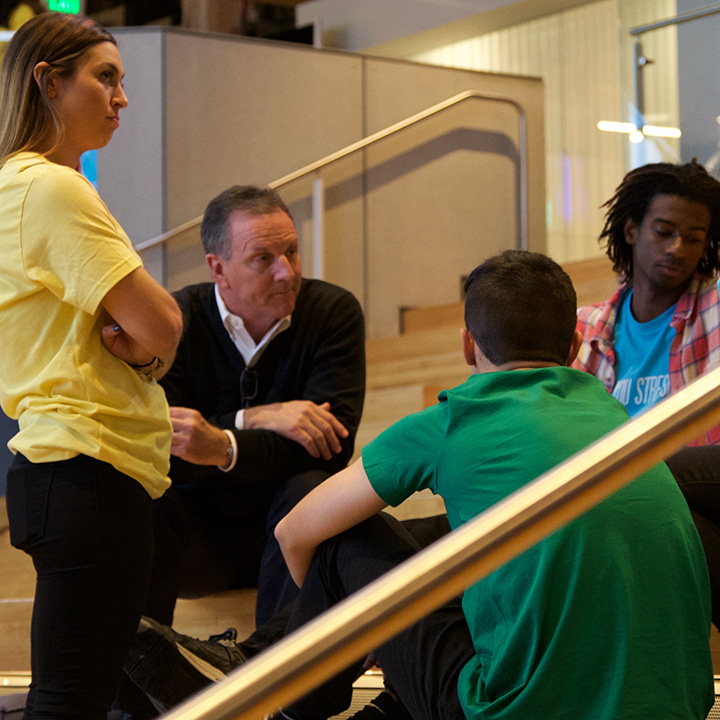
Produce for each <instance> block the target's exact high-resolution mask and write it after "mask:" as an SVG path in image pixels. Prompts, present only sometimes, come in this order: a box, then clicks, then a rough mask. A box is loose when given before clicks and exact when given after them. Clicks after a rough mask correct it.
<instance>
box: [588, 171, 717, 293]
mask: <svg viewBox="0 0 720 720" xmlns="http://www.w3.org/2000/svg"><path fill="white" fill-rule="evenodd" d="M656 195H675V196H677V197H682V198H685V199H686V200H690V201H692V202H697V203H700V204H701V205H705V207H706V208H707V209H708V210H709V211H710V227H709V229H708V241H709V243H708V252H707V258H706V259H705V258H704V259H702V260H701V261H700V262H699V263H698V268H697V271H698V272H699V273H700V274H701V275H708V276H712V275H714V274H715V273H716V272H717V271H718V269H719V268H720V261H719V260H718V251H719V250H720V183H719V182H718V181H717V180H715V178H713V177H710V175H708V173H707V171H706V170H705V168H704V167H703V166H702V165H700V164H699V163H697V162H696V161H695V160H694V159H693V161H692V162H689V163H686V164H685V165H673V164H672V163H652V164H650V165H643V166H642V167H639V168H636V169H635V170H631V171H630V172H629V173H628V174H627V175H626V176H625V177H624V178H623V181H622V183H620V185H619V187H618V188H617V190H616V191H615V195H613V196H612V197H611V198H610V199H609V200H608V201H607V202H606V203H605V204H604V205H603V207H606V208H607V212H606V214H605V226H604V227H603V231H602V233H600V238H599V240H600V242H602V241H603V240H606V241H607V254H608V257H609V258H610V259H611V260H612V261H613V270H615V272H617V273H620V274H621V275H622V276H623V278H624V279H625V280H632V276H633V254H632V246H631V245H628V243H627V241H626V240H625V223H626V222H627V220H628V218H631V219H632V220H633V222H634V223H635V224H636V225H640V224H641V223H642V221H643V219H644V218H645V215H646V213H647V211H648V208H649V207H650V203H651V202H652V200H653V198H654V197H655V196H656Z"/></svg>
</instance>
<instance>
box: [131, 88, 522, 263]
mask: <svg viewBox="0 0 720 720" xmlns="http://www.w3.org/2000/svg"><path fill="white" fill-rule="evenodd" d="M472 99H476V100H490V101H492V102H501V103H506V104H508V105H512V106H513V107H514V108H515V110H517V113H518V123H519V144H520V151H519V159H520V193H519V199H518V204H519V206H520V239H521V243H520V244H521V248H522V249H527V238H528V227H527V223H528V219H527V218H528V192H527V122H526V115H525V109H524V108H523V107H522V105H520V103H518V102H517V100H515V99H513V98H510V97H506V96H503V95H498V94H496V93H481V92H477V91H475V90H468V91H466V92H462V93H459V94H458V95H453V96H452V97H451V98H448V99H447V100H443V101H442V102H439V103H437V104H436V105H432V106H431V107H429V108H427V109H426V110H422V111H421V112H419V113H416V114H415V115H410V116H409V117H407V118H405V119H404V120H401V121H400V122H397V123H395V124H394V125H390V126H388V127H386V128H385V129H383V130H379V131H378V132H376V133H373V134H372V135H369V136H368V137H366V138H363V139H362V140H359V141H358V142H355V143H352V144H351V145H348V146H347V147H344V148H342V149H341V150H338V151H337V152H334V153H331V154H330V155H326V156H325V157H324V158H321V159H320V160H317V161H315V162H313V163H310V164H309V165H305V167H302V168H300V169H299V170H296V171H295V172H291V173H289V174H288V175H284V176H283V177H281V178H279V179H278V180H275V181H273V182H271V183H269V185H268V186H269V187H271V188H273V189H275V190H277V189H278V188H280V187H282V186H283V185H287V184H288V183H290V182H292V181H293V180H298V179H299V178H302V177H305V176H306V175H310V174H312V173H314V172H317V171H318V170H321V169H322V168H324V167H326V166H328V165H330V164H332V163H334V162H336V161H338V160H341V159H343V158H346V157H348V156H349V155H352V154H354V153H356V152H359V151H360V150H363V149H365V148H366V147H368V146H369V145H372V144H374V143H376V142H378V141H380V140H384V139H385V138H386V137H389V136H390V135H394V134H395V133H397V132H400V131H401V130H404V129H405V128H408V127H410V126H411V125H415V124H417V123H419V122H422V121H423V120H426V119H427V118H429V117H432V116H433V115H437V114H438V113H440V112H443V111H444V110H447V109H448V108H451V107H453V106H455V105H457V104H459V103H461V102H465V101H466V100H472ZM201 221H202V215H200V216H199V217H196V218H193V219H192V220H188V221H187V222H185V223H183V224H182V225H178V226H177V227H176V228H174V229H172V230H168V231H167V232H165V233H162V234H161V235H158V236H156V237H154V238H150V239H149V240H145V241H143V242H140V243H138V244H137V245H135V249H136V250H137V251H138V252H141V251H143V250H148V249H149V248H151V247H155V246H156V245H161V244H162V243H164V242H167V241H168V240H171V239H172V238H174V237H175V236H177V235H180V234H181V233H183V232H185V231H187V230H191V229H192V228H194V227H197V226H198V225H199V224H200V223H201Z"/></svg>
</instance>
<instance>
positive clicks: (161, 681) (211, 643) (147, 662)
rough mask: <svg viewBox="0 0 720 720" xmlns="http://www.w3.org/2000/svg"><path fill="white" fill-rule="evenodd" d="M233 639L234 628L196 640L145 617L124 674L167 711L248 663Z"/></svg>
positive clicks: (235, 634)
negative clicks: (205, 638) (206, 638)
mask: <svg viewBox="0 0 720 720" xmlns="http://www.w3.org/2000/svg"><path fill="white" fill-rule="evenodd" d="M236 638H237V633H236V631H235V629H234V628H229V629H228V630H226V631H225V632H224V633H222V634H221V635H212V636H211V637H210V638H209V639H208V640H196V639H195V638H192V637H189V636H188V635H182V634H181V633H178V632H175V631H174V630H173V629H172V628H170V627H167V626H166V625H161V624H160V623H158V622H155V620H153V619H152V618H148V617H144V618H142V619H141V620H140V625H139V627H138V632H137V635H136V636H135V640H134V641H133V645H132V647H131V648H130V653H129V654H128V657H127V660H126V661H125V672H126V673H127V675H128V677H130V679H131V680H132V681H133V682H134V683H135V684H136V685H137V686H138V687H139V688H140V689H141V690H143V691H145V693H146V694H147V696H148V697H149V698H150V700H152V702H153V704H154V705H155V707H157V708H158V710H160V711H161V712H166V711H167V710H169V709H170V708H171V707H174V706H175V705H177V704H178V703H181V702H182V701H183V700H187V698H189V697H190V696H191V695H194V694H195V693H196V692H198V691H200V690H202V689H203V688H204V687H206V686H207V685H209V684H210V683H211V682H216V681H218V680H221V679H222V678H224V677H225V675H226V674H227V673H229V672H230V671H231V670H233V669H234V668H236V667H238V666H239V665H242V664H243V663H245V662H247V660H248V658H247V656H246V655H245V653H243V652H242V650H240V648H239V647H238V646H237V644H236V642H235V640H236Z"/></svg>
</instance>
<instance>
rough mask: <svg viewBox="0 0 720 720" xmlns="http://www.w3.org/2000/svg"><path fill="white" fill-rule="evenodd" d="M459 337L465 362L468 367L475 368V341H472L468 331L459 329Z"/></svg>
mask: <svg viewBox="0 0 720 720" xmlns="http://www.w3.org/2000/svg"><path fill="white" fill-rule="evenodd" d="M460 337H461V338H462V350H463V357H464V358H465V362H466V363H467V364H468V365H470V367H475V363H476V362H477V358H476V357H475V341H474V340H473V336H472V335H471V334H470V331H469V330H466V329H465V328H460Z"/></svg>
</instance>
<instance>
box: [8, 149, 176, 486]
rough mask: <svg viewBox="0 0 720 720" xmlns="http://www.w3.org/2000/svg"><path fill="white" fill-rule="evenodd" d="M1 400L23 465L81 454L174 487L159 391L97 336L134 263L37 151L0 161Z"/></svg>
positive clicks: (103, 213)
mask: <svg viewBox="0 0 720 720" xmlns="http://www.w3.org/2000/svg"><path fill="white" fill-rule="evenodd" d="M0 258H2V264H1V265H0V339H1V340H2V343H3V348H2V352H0V405H2V409H3V410H4V411H5V413H6V414H7V415H9V416H10V417H12V418H15V419H17V420H18V423H19V426H20V431H19V432H18V434H17V435H15V436H14V437H13V438H12V439H11V440H10V442H9V443H8V447H9V448H10V449H11V450H12V451H13V452H21V453H22V454H23V455H25V456H26V457H27V458H28V459H29V460H30V461H31V462H36V463H42V462H51V461H56V460H64V459H68V458H71V457H74V456H76V455H78V454H84V455H89V456H90V457H93V458H97V459H98V460H102V461H103V462H107V463H109V464H111V465H112V466H113V467H115V468H116V469H117V470H119V471H120V472H123V473H125V474H126V475H129V476H130V477H132V478H134V479H136V480H138V481H139V482H140V483H141V484H142V486H143V487H144V488H145V489H146V490H147V492H148V493H149V494H150V495H151V496H152V497H158V496H160V495H161V494H162V493H163V492H164V490H165V489H166V488H167V487H168V485H169V484H170V481H169V479H168V477H167V472H168V469H169V453H170V440H171V437H172V429H171V426H170V420H169V416H168V408H167V401H166V400H165V395H164V393H163V390H162V388H161V387H160V386H159V385H158V384H157V383H155V382H154V381H148V380H147V379H145V378H143V377H141V376H139V375H138V374H137V373H136V372H135V371H134V370H133V369H132V368H131V367H130V366H129V365H127V364H126V363H124V362H123V361H122V360H120V359H118V358H117V357H115V356H114V355H113V354H112V353H111V352H110V351H109V350H107V349H106V348H105V346H104V345H103V344H102V340H101V328H102V327H103V325H105V324H107V323H108V322H109V316H108V315H107V313H106V312H105V311H104V309H103V308H102V306H101V301H102V299H103V298H104V297H105V295H106V294H107V292H108V290H110V289H111V288H112V287H114V286H115V285H116V284H117V283H118V282H119V281H120V280H121V279H122V278H123V277H125V276H126V275H128V274H129V273H130V272H132V271H133V270H134V269H136V268H137V267H139V266H141V265H142V262H141V260H140V258H139V257H138V255H137V253H136V252H135V251H134V249H133V248H132V245H131V243H130V241H129V239H128V237H127V235H126V234H125V233H124V231H123V230H122V228H121V227H120V226H119V225H118V223H117V222H116V221H115V219H114V218H113V217H112V215H111V214H110V212H109V210H108V209H107V207H106V206H105V204H104V203H103V202H102V200H101V199H100V197H99V196H98V194H97V193H96V192H95V189H94V188H93V187H92V185H91V184H90V183H89V182H88V181H87V180H86V179H85V178H84V177H83V176H82V175H80V173H78V172H76V171H75V170H72V169H71V168H68V167H65V166H63V165H58V164H56V163H52V162H50V161H49V160H47V159H46V158H44V157H42V156H41V155H38V154H37V153H28V152H26V153H20V154H19V155H17V156H15V157H14V158H11V159H10V160H8V161H7V162H6V163H5V165H4V166H3V167H2V168H0Z"/></svg>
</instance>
